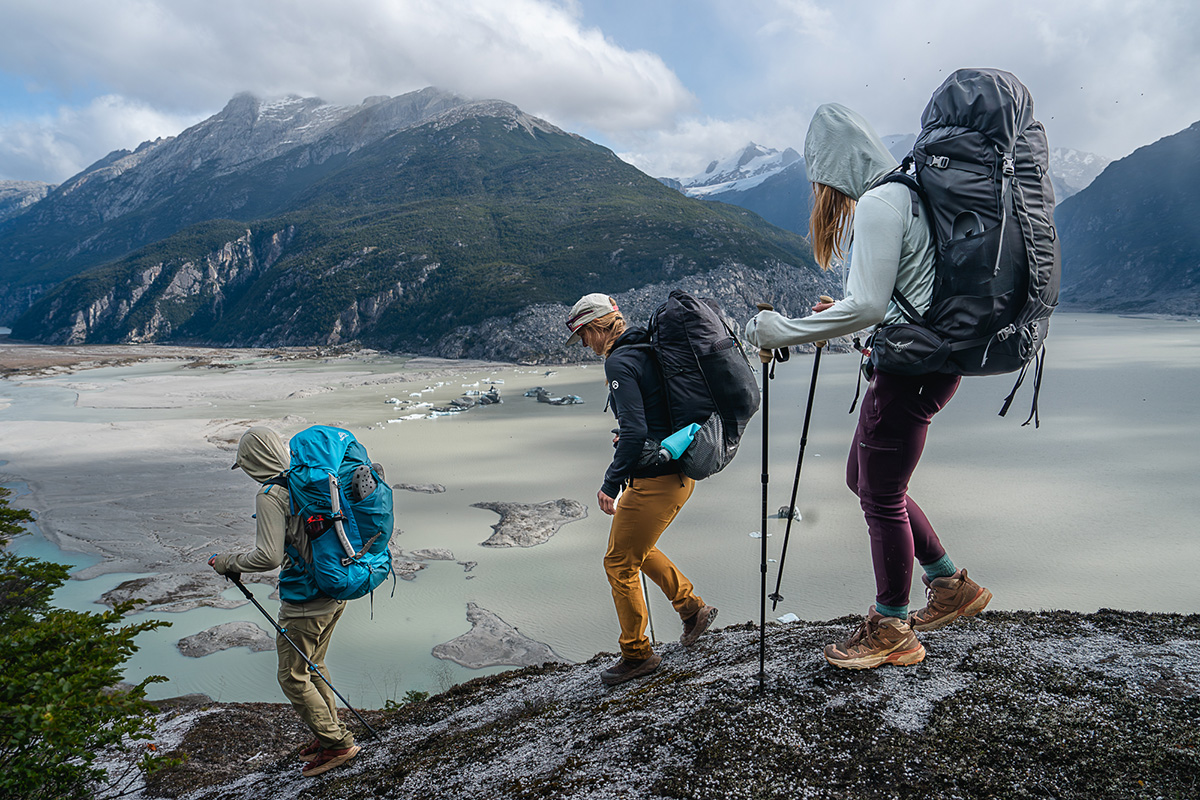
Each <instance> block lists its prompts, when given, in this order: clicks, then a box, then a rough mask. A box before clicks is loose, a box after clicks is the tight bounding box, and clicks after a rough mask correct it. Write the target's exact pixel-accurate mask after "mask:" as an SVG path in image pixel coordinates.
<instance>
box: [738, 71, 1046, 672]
mask: <svg viewBox="0 0 1200 800" xmlns="http://www.w3.org/2000/svg"><path fill="white" fill-rule="evenodd" d="M921 122H922V130H921V135H920V136H919V137H918V139H917V142H916V145H915V146H914V149H913V154H912V156H910V157H908V158H906V159H905V163H904V165H903V167H902V168H899V169H898V166H899V165H897V162H896V160H895V158H893V157H892V155H891V154H890V153H889V152H888V150H887V148H886V147H885V146H884V144H883V142H882V141H881V140H880V138H879V136H878V135H877V134H876V133H875V131H874V130H873V129H872V127H871V125H870V124H869V123H868V122H867V121H866V120H865V119H864V118H863V117H862V116H861V115H859V114H858V113H856V112H854V111H852V110H850V109H849V108H846V107H845V106H842V105H838V104H832V103H831V104H827V105H823V106H821V107H820V108H818V109H817V111H816V113H815V115H814V116H813V120H812V123H811V125H810V126H809V129H808V134H807V137H806V139H805V143H804V155H805V161H806V167H807V170H808V177H809V179H810V180H811V181H812V183H813V187H814V191H815V198H814V203H813V209H812V215H811V220H810V226H809V233H810V241H811V243H812V246H813V253H814V256H815V258H816V261H817V263H818V264H819V265H820V266H821V267H822V268H824V269H828V268H829V267H830V265H831V263H832V262H833V261H834V259H838V260H842V259H843V258H844V255H845V254H844V252H843V246H844V245H845V243H846V242H847V240H848V239H849V241H850V242H851V243H852V244H853V250H852V252H851V254H850V264H849V274H848V276H847V281H846V291H845V297H843V298H842V299H841V300H838V301H836V302H832V303H829V302H820V303H817V304H816V305H814V306H813V312H814V313H813V314H812V315H810V316H807V317H803V318H798V319H789V318H787V317H785V316H783V315H781V314H778V313H776V312H774V311H762V312H760V313H759V314H758V315H757V316H755V317H754V318H753V319H751V320H750V321H749V322H748V323H747V325H746V339H747V340H749V341H750V343H751V344H753V345H755V346H757V347H759V348H760V349H762V350H764V351H768V350H773V349H775V348H780V347H788V346H790V345H796V344H804V343H809V342H817V341H820V340H827V339H830V338H833V337H835V336H845V335H849V334H854V333H856V332H858V331H860V330H863V329H866V328H870V327H872V326H877V327H876V330H875V331H874V333H873V334H872V336H871V338H870V339H869V340H868V346H867V348H866V349H865V350H864V356H865V357H867V358H869V361H868V362H864V373H869V381H870V383H869V386H868V389H867V392H866V395H865V396H864V397H863V403H862V408H861V410H860V413H859V418H858V427H857V428H856V430H855V433H854V439H853V442H852V444H851V448H850V456H849V459H848V462H847V465H846V482H847V484H848V485H849V487H850V490H851V491H853V492H854V493H855V494H856V495H858V498H859V503H860V505H861V507H862V510H863V514H864V516H865V518H866V523H867V529H868V531H869V534H870V540H871V560H872V564H873V566H874V572H875V584H876V596H875V602H874V604H872V606H871V607H870V608H869V609H868V611H867V616H866V619H865V620H864V621H863V622H862V624H861V625H860V626H859V627H858V629H857V630H856V631H855V633H854V634H853V635H852V636H851V637H850V638H849V639H847V640H845V641H842V642H836V643H833V644H830V645H828V646H827V647H826V648H825V651H824V654H825V658H826V659H827V660H828V661H829V662H830V663H831V664H833V665H835V666H837V667H843V668H851V669H867V668H872V667H877V666H880V665H883V664H899V665H907V664H915V663H917V662H919V661H921V660H922V659H923V658H924V657H925V648H924V646H923V645H922V644H921V642H920V640H918V638H917V636H916V633H915V632H917V631H928V630H934V629H936V628H940V627H942V626H944V625H947V624H949V623H951V622H953V621H955V620H957V619H960V618H962V617H969V616H974V615H976V614H978V613H979V612H980V611H982V610H983V609H984V608H985V607H986V606H987V604H988V602H989V601H990V600H991V598H992V594H991V592H990V591H988V590H987V589H985V588H984V587H982V586H980V585H979V584H977V583H976V582H975V581H973V580H971V579H970V578H969V577H968V576H967V571H966V570H965V569H959V568H957V567H956V566H955V565H954V563H953V561H951V559H950V556H949V555H948V554H947V552H946V549H945V547H943V545H942V543H941V540H940V539H939V537H938V534H937V533H936V531H935V530H934V528H933V525H932V524H931V523H930V521H929V519H928V517H926V515H925V513H924V512H923V511H922V510H921V508H920V506H918V505H917V503H916V502H915V501H914V500H913V499H912V498H911V497H910V496H909V494H908V486H909V479H910V478H911V476H912V474H913V471H914V470H915V469H916V466H917V462H918V461H919V460H920V457H921V453H922V450H923V448H924V445H925V438H926V434H927V432H928V428H929V425H930V423H931V422H932V420H933V417H934V415H935V414H937V412H938V411H940V410H941V409H942V408H944V407H945V405H946V404H947V403H948V402H949V401H950V399H951V398H952V397H953V396H954V393H955V391H956V389H957V388H958V385H959V381H960V378H961V376H962V375H989V374H1000V373H1004V372H1011V371H1016V370H1020V376H1019V377H1018V379H1017V386H1019V385H1020V382H1021V379H1022V378H1023V377H1024V375H1025V370H1026V368H1027V367H1028V366H1029V365H1030V364H1031V363H1035V362H1036V365H1037V366H1036V375H1037V378H1036V381H1035V388H1034V403H1033V409H1032V411H1031V413H1030V418H1031V419H1034V418H1036V414H1037V390H1038V388H1040V384H1041V365H1042V352H1043V343H1044V340H1045V336H1046V332H1047V329H1048V318H1049V316H1050V313H1051V311H1052V310H1053V309H1054V307H1055V306H1056V305H1057V301H1058V275H1059V270H1060V256H1059V252H1058V247H1057V237H1055V236H1054V230H1053V207H1054V195H1053V190H1052V189H1051V187H1050V177H1049V169H1048V148H1047V145H1046V138H1045V132H1044V130H1043V129H1042V126H1041V124H1040V123H1038V122H1037V121H1036V120H1034V119H1033V102H1032V99H1031V98H1030V96H1029V93H1028V90H1026V88H1025V87H1024V86H1023V85H1022V84H1021V83H1020V81H1018V80H1017V79H1016V77H1015V76H1013V75H1011V74H1010V73H1007V72H1003V71H1000V70H958V71H956V72H955V73H954V74H952V75H951V76H950V77H949V78H947V79H946V81H945V82H944V83H943V84H942V86H941V87H940V88H939V89H938V90H937V91H936V92H935V93H934V95H933V97H932V98H931V100H930V102H929V105H928V106H927V107H926V109H925V112H924V114H923V115H922V120H921ZM910 165H912V166H913V167H914V169H913V170H912V171H910V170H909V169H908V167H909V166H910ZM845 246H848V245H845ZM1017 386H1014V388H1013V393H1015V392H1016V388H1017ZM1012 397H1013V395H1012V394H1010V395H1009V397H1008V398H1007V399H1006V401H1005V404H1004V408H1003V409H1002V410H1001V415H1003V413H1004V412H1005V411H1007V409H1008V404H1009V403H1010V402H1011V401H1012ZM914 557H915V558H916V560H917V561H918V562H919V563H920V564H921V567H922V569H923V571H924V575H923V577H922V581H923V582H924V584H925V587H926V597H927V604H926V605H925V607H923V608H921V609H919V610H917V611H913V612H909V609H908V601H909V591H910V585H911V582H912V569H913V559H914Z"/></svg>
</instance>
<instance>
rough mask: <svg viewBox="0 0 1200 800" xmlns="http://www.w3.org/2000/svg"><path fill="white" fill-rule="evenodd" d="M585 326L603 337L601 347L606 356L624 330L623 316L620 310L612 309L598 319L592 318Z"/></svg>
mask: <svg viewBox="0 0 1200 800" xmlns="http://www.w3.org/2000/svg"><path fill="white" fill-rule="evenodd" d="M587 326H588V328H589V329H590V330H591V331H592V332H594V333H596V334H598V335H600V336H602V337H604V347H603V348H602V349H603V350H604V355H605V357H607V356H608V354H609V353H611V352H612V349H613V345H614V344H616V343H617V339H619V338H621V334H622V333H624V332H625V317H624V315H623V314H621V312H620V311H614V312H612V313H611V314H605V315H604V316H603V317H600V319H594V320H592V321H591V322H589V323H588V324H587Z"/></svg>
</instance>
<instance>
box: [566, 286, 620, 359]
mask: <svg viewBox="0 0 1200 800" xmlns="http://www.w3.org/2000/svg"><path fill="white" fill-rule="evenodd" d="M618 310H619V309H618V308H617V301H616V300H613V299H612V298H611V297H609V296H608V295H606V294H604V293H603V292H593V293H592V294H585V295H584V296H583V297H581V298H579V300H578V302H576V303H575V305H574V306H572V307H571V313H570V314H568V315H567V327H568V328H570V329H571V337H570V338H569V339H567V344H566V346H567V347H570V346H571V345H573V344H575V343H576V342H578V341H579V330H580V328H582V327H583V326H584V325H587V324H588V323H589V322H595V321H596V320H598V319H600V318H601V317H607V316H608V315H609V314H611V313H613V312H614V311H618Z"/></svg>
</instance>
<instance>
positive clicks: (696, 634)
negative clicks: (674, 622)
mask: <svg viewBox="0 0 1200 800" xmlns="http://www.w3.org/2000/svg"><path fill="white" fill-rule="evenodd" d="M716 618H717V609H716V608H714V607H713V606H709V605H703V606H700V610H699V611H697V612H696V613H695V614H692V615H691V616H690V617H688V618H687V619H685V620H684V621H683V635H682V636H680V637H679V643H680V644H681V645H683V646H684V647H691V646H692V645H694V644H695V643H696V640H697V639H699V638H700V634H702V633H704V632H705V631H706V630H708V626H709V625H711V624H712V621H713V620H714V619H716Z"/></svg>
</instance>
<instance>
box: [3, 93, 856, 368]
mask: <svg viewBox="0 0 1200 800" xmlns="http://www.w3.org/2000/svg"><path fill="white" fill-rule="evenodd" d="M20 188H21V187H14V191H13V192H12V193H13V196H14V202H25V201H28V200H29V199H30V197H31V196H32V197H35V196H36V191H35V192H34V194H33V195H30V194H29V193H28V191H29V190H30V189H34V190H35V189H36V187H26V193H24V194H22V193H21V192H20V191H19V190H20ZM21 197H23V198H24V200H20V199H19V198H21ZM677 286H678V287H683V288H689V289H692V290H694V291H697V292H702V293H704V294H706V295H708V296H713V297H716V298H717V299H718V300H719V301H720V302H721V303H722V305H723V306H724V307H725V309H726V310H727V311H728V312H729V313H730V314H731V315H732V316H733V317H735V318H738V319H745V318H747V317H748V316H750V314H751V313H752V311H753V309H754V303H755V302H756V301H757V300H759V299H762V298H764V297H771V298H775V299H776V303H777V305H778V306H780V307H782V308H783V309H788V308H790V309H792V310H793V311H794V313H800V312H801V310H802V309H803V308H805V307H807V305H808V304H809V303H810V302H811V301H812V300H813V299H815V297H816V295H818V294H820V293H823V292H829V291H830V290H831V289H832V287H833V279H832V277H830V276H826V275H824V274H823V273H821V272H820V270H818V269H817V268H816V267H815V266H813V265H812V258H811V254H810V250H809V248H808V246H807V244H806V243H805V242H804V241H803V239H802V238H801V237H799V236H797V235H796V234H794V233H791V232H789V231H785V230H781V229H779V228H777V227H774V226H772V225H770V224H768V223H767V222H766V221H764V220H763V219H762V218H761V217H759V216H758V215H756V214H754V213H751V212H749V211H747V210H745V209H741V208H737V207H734V206H729V205H722V204H713V203H704V202H700V201H697V200H693V199H690V198H687V197H685V196H683V195H681V194H680V193H679V192H676V191H673V190H671V189H669V188H667V187H665V186H663V185H662V184H661V183H659V182H658V181H656V180H655V179H653V178H651V177H649V176H646V175H645V174H643V173H641V172H640V171H638V170H637V169H635V168H634V167H632V166H630V165H628V164H626V163H625V162H623V161H621V160H620V159H618V158H617V157H616V156H615V155H614V154H613V153H612V152H611V151H609V150H607V149H605V148H603V147H600V146H599V145H596V144H594V143H592V142H590V141H588V140H586V139H584V138H582V137H580V136H577V135H574V134H571V133H567V132H564V131H562V130H559V129H558V128H556V127H554V126H553V125H550V124H549V123H547V122H545V121H543V120H540V119H537V118H535V117H532V116H529V115H528V114H525V113H524V112H522V111H521V110H520V109H518V108H516V107H515V106H513V105H510V104H508V103H504V102H500V101H479V102H477V101H470V100H467V99H465V98H462V97H458V96H455V95H452V94H449V93H446V92H442V91H439V90H437V89H432V88H429V89H424V90H422V91H419V92H414V93H411V94H407V95H403V96H400V97H395V98H386V97H383V98H380V97H375V98H368V99H367V100H366V101H365V102H364V103H362V104H361V105H359V106H350V107H341V106H332V105H328V104H326V103H324V102H322V101H320V100H318V99H315V98H297V97H292V98H287V99H284V100H278V101H272V102H265V101H262V100H260V99H258V98H255V97H252V96H250V95H244V94H243V95H238V96H237V97H234V98H233V100H231V101H230V102H229V104H228V105H227V106H226V107H225V109H224V110H222V111H221V112H220V113H218V114H216V115H215V116H213V117H211V118H209V119H207V120H204V121H203V122H201V123H199V124H197V125H195V126H194V127H192V128H189V129H188V130H186V131H184V132H183V133H181V134H179V135H178V136H176V137H172V138H169V139H160V140H157V141H153V142H146V143H144V144H142V145H141V146H140V147H138V148H137V149H136V150H134V151H133V152H129V151H118V152H114V153H111V154H110V155H108V156H107V157H105V158H104V159H102V160H100V161H99V162H97V163H96V164H94V165H92V166H91V167H89V168H88V169H87V170H85V171H84V172H82V173H80V174H79V175H76V176H75V177H73V178H71V179H70V180H68V181H66V182H65V183H63V184H62V185H60V186H57V187H55V188H53V190H52V191H49V192H48V194H46V195H45V197H43V198H41V199H37V200H34V201H32V202H29V203H28V204H27V205H25V206H24V207H23V208H20V209H18V210H17V211H16V212H15V213H13V214H12V215H11V216H9V217H8V218H7V219H4V220H3V221H0V324H5V323H11V325H12V328H13V333H12V335H13V337H14V338H17V339H27V340H37V341H43V342H49V343H74V344H79V343H101V342H103V343H113V342H164V341H171V342H175V343H198V344H201V343H202V344H212V345H231V346H232V345H240V346H279V345H301V344H329V345H334V344H343V343H347V342H351V341H355V342H359V343H361V344H363V345H366V346H371V347H376V348H380V349H386V350H392V351H401V352H413V353H423V354H432V355H440V356H447V357H478V358H489V359H495V360H509V361H549V362H555V361H563V360H567V359H568V354H567V352H566V351H565V349H564V348H563V347H562V340H563V338H564V337H563V336H562V330H563V323H562V320H563V317H564V312H565V308H566V306H567V305H569V304H570V303H571V302H573V301H574V300H575V299H576V298H577V297H578V296H579V295H581V294H583V293H585V292H592V291H605V292H608V293H610V294H613V295H614V296H616V297H617V298H618V302H620V303H621V304H622V308H623V309H624V310H626V311H627V313H628V314H629V316H630V317H631V318H632V319H639V318H641V317H643V316H645V315H648V314H649V313H650V311H651V310H652V309H653V307H654V306H655V305H656V304H657V302H659V301H660V300H661V299H662V298H663V297H665V295H666V293H667V291H668V290H669V289H670V288H674V287H677Z"/></svg>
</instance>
